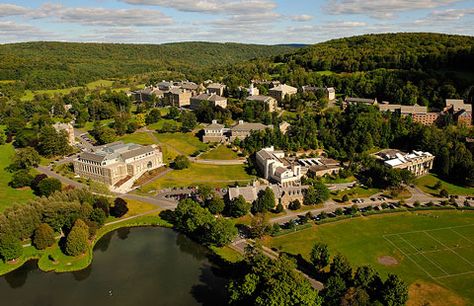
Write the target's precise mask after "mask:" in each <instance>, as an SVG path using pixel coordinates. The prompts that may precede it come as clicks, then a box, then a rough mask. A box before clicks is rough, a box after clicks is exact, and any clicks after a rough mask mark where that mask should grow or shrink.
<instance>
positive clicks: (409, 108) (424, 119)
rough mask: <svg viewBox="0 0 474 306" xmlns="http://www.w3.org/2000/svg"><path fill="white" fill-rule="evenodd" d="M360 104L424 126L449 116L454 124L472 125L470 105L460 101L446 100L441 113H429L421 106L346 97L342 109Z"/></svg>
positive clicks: (425, 107) (426, 108)
mask: <svg viewBox="0 0 474 306" xmlns="http://www.w3.org/2000/svg"><path fill="white" fill-rule="evenodd" d="M354 104H362V105H372V106H377V107H378V108H379V110H380V111H381V112H392V113H399V114H400V115H401V116H410V117H411V118H412V119H413V122H418V123H421V124H424V125H432V124H435V123H436V122H438V121H439V120H441V118H443V117H445V116H447V115H451V116H452V118H453V119H454V121H455V122H456V123H460V124H464V125H466V126H471V125H472V105H471V104H466V103H465V102H464V100H460V99H446V103H445V107H444V108H443V110H441V111H429V110H428V107H427V106H421V105H417V104H415V105H400V104H390V103H388V102H386V101H383V102H381V103H378V102H377V98H374V99H365V98H353V97H347V98H346V99H345V100H344V103H343V108H346V107H347V106H348V105H354Z"/></svg>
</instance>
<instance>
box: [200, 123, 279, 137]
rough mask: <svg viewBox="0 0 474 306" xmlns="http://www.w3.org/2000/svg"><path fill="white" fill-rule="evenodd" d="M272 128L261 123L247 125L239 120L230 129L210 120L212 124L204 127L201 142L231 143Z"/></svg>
mask: <svg viewBox="0 0 474 306" xmlns="http://www.w3.org/2000/svg"><path fill="white" fill-rule="evenodd" d="M271 128H273V126H272V125H265V124H261V123H248V122H243V121H242V120H239V122H238V123H237V124H236V125H234V126H232V127H231V128H226V127H225V126H224V125H223V124H219V123H217V120H212V123H211V124H209V125H208V126H206V127H204V133H203V136H202V141H203V142H227V141H230V142H233V141H234V140H236V139H240V140H243V139H245V138H246V137H247V136H249V135H250V133H251V132H252V131H262V130H265V129H271Z"/></svg>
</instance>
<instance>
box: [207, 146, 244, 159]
mask: <svg viewBox="0 0 474 306" xmlns="http://www.w3.org/2000/svg"><path fill="white" fill-rule="evenodd" d="M199 158H200V159H211V160H234V159H238V158H239V156H238V155H237V153H236V152H234V151H232V150H231V149H229V148H228V147H226V146H224V145H220V146H218V147H216V148H214V149H211V150H209V151H207V152H205V153H203V154H202V155H200V156H199Z"/></svg>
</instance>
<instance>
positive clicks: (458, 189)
mask: <svg viewBox="0 0 474 306" xmlns="http://www.w3.org/2000/svg"><path fill="white" fill-rule="evenodd" d="M438 181H441V185H442V187H441V189H446V191H447V192H448V193H449V194H453V195H471V196H472V195H474V188H473V187H463V186H459V185H454V184H451V183H448V182H446V181H444V180H442V179H440V178H438V177H437V176H436V175H435V174H428V175H425V176H422V177H420V178H418V179H417V180H416V181H415V184H416V185H417V186H418V187H420V189H421V190H423V191H424V192H426V193H429V194H433V195H435V196H438V195H439V190H436V189H435V188H434V186H435V185H436V183H437V182H438ZM441 189H440V190H441Z"/></svg>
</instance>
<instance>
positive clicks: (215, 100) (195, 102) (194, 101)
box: [190, 93, 227, 110]
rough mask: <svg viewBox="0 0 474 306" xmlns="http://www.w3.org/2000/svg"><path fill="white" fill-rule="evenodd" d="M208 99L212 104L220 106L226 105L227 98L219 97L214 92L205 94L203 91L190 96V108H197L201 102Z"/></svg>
mask: <svg viewBox="0 0 474 306" xmlns="http://www.w3.org/2000/svg"><path fill="white" fill-rule="evenodd" d="M204 101H209V102H211V104H212V106H214V107H216V106H219V107H221V108H226V107H227V98H224V97H221V96H219V95H216V94H207V93H203V94H200V95H197V96H194V97H191V105H190V108H191V109H194V110H196V109H198V108H199V106H200V105H201V103H202V102H204Z"/></svg>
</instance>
